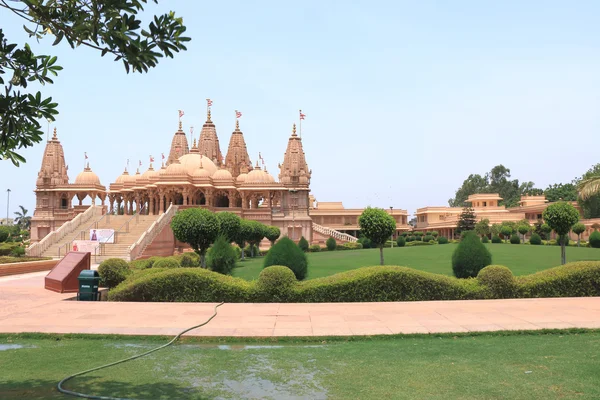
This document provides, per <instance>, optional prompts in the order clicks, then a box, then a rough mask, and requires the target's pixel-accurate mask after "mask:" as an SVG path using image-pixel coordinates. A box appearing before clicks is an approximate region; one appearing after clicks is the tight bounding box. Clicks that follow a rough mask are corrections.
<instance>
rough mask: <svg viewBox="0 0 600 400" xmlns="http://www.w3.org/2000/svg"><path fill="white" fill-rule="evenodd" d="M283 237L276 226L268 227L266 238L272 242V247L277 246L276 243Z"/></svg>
mask: <svg viewBox="0 0 600 400" xmlns="http://www.w3.org/2000/svg"><path fill="white" fill-rule="evenodd" d="M279 236H281V230H279V228H278V227H276V226H267V228H266V231H265V237H266V238H267V239H268V240H269V242H271V246H273V245H274V244H275V241H276V240H277V239H279Z"/></svg>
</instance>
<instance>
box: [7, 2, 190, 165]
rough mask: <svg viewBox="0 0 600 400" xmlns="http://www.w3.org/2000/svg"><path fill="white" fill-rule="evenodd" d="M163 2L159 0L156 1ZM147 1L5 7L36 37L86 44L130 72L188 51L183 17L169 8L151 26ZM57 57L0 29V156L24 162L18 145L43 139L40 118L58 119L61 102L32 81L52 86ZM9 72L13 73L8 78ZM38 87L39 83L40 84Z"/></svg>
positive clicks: (28, 3) (24, 145) (30, 143)
mask: <svg viewBox="0 0 600 400" xmlns="http://www.w3.org/2000/svg"><path fill="white" fill-rule="evenodd" d="M152 1H153V2H154V3H158V0H152ZM146 3H148V0H111V1H107V0H92V1H89V0H53V1H42V0H21V1H19V0H14V1H6V0H1V1H0V7H1V8H4V9H6V10H8V11H10V12H12V13H13V14H14V16H15V17H16V18H21V19H23V20H24V21H25V25H24V26H23V28H24V29H25V31H26V32H27V33H28V34H29V36H30V37H31V38H34V39H35V40H41V39H43V38H44V37H46V36H52V37H53V38H54V42H53V43H52V44H53V45H58V44H59V43H60V42H61V41H62V40H65V41H66V42H67V43H68V44H69V45H70V46H71V48H76V47H79V46H86V47H89V48H92V49H95V50H98V52H100V54H101V56H104V55H106V54H109V55H111V56H114V57H115V58H114V60H115V61H122V62H123V65H124V67H125V70H126V71H127V72H128V73H129V71H133V72H140V73H141V72H148V70H149V69H150V68H153V67H155V66H156V65H157V64H158V59H159V58H161V57H173V55H174V53H176V52H179V51H182V50H186V47H185V42H187V41H189V40H190V38H188V37H185V36H183V34H184V32H185V30H186V28H185V26H184V25H183V20H182V19H181V18H177V17H175V13H174V12H172V11H171V12H169V13H167V14H163V15H160V16H155V17H154V18H152V19H151V22H150V23H149V24H148V26H147V28H146V29H143V28H142V21H141V20H139V19H138V18H136V17H137V15H138V13H140V12H142V11H143V6H144V5H145V4H146ZM56 61H57V58H56V57H53V56H50V55H36V54H34V53H33V51H32V49H31V47H30V46H29V44H27V43H25V44H24V45H22V46H18V45H17V44H16V43H11V42H9V41H8V39H7V38H6V37H5V35H4V32H3V30H2V29H1V28H0V84H1V85H4V91H2V92H0V115H2V118H0V160H3V159H8V160H11V161H12V162H13V164H15V165H19V163H21V162H25V159H24V158H23V156H21V155H20V154H18V153H17V152H16V150H17V149H20V148H26V147H30V146H33V145H34V144H35V143H39V142H41V141H42V138H43V131H42V129H41V124H40V119H43V120H45V119H48V120H52V121H54V117H55V115H57V114H58V110H57V106H58V104H57V103H55V102H53V100H52V97H44V96H42V93H41V92H40V91H37V92H36V91H35V89H34V90H33V91H29V90H28V88H27V86H28V83H29V82H36V83H39V84H41V85H45V84H52V83H54V82H53V81H52V78H51V77H52V76H57V75H58V72H59V71H61V70H62V67H60V66H59V65H58V64H56ZM5 74H8V75H9V76H7V77H6V78H5V77H4V75H5ZM36 86H37V85H36Z"/></svg>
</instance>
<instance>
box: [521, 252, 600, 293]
mask: <svg viewBox="0 0 600 400" xmlns="http://www.w3.org/2000/svg"><path fill="white" fill-rule="evenodd" d="M516 281H517V286H518V291H519V292H518V293H517V297H583V296H599V295H600V284H599V282H600V264H599V263H598V262H597V261H579V262H573V263H568V264H564V265H561V266H560V267H555V268H551V269H547V270H545V271H540V272H537V273H535V274H531V275H526V276H519V277H517V278H516Z"/></svg>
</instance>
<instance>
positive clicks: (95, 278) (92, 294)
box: [77, 269, 100, 301]
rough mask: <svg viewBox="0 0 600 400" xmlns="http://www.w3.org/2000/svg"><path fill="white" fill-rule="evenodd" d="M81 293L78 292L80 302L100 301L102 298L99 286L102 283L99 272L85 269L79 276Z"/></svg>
mask: <svg viewBox="0 0 600 400" xmlns="http://www.w3.org/2000/svg"><path fill="white" fill-rule="evenodd" d="M78 279H79V292H77V300H79V301H98V300H100V296H99V293H98V284H99V283H100V274H98V271H93V270H91V269H84V270H83V271H81V273H80V274H79V278H78Z"/></svg>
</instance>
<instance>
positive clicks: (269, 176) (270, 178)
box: [265, 168, 275, 183]
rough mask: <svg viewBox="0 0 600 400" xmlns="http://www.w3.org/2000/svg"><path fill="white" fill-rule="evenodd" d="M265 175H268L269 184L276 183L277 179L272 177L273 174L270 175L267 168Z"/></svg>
mask: <svg viewBox="0 0 600 400" xmlns="http://www.w3.org/2000/svg"><path fill="white" fill-rule="evenodd" d="M265 175H266V177H267V182H270V183H275V178H274V177H273V175H271V174H270V173H269V172H268V171H267V169H266V168H265Z"/></svg>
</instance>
